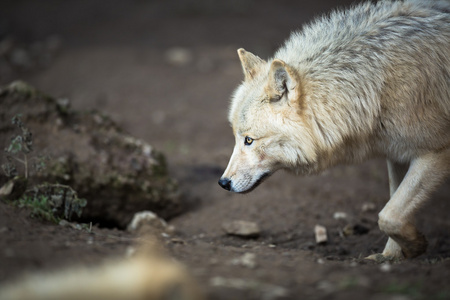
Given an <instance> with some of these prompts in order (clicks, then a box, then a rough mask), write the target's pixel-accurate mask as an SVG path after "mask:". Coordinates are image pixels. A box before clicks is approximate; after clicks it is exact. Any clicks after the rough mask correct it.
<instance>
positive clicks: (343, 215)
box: [333, 211, 347, 220]
mask: <svg viewBox="0 0 450 300" xmlns="http://www.w3.org/2000/svg"><path fill="white" fill-rule="evenodd" d="M333 218H334V219H335V220H345V219H347V213H345V212H342V211H337V212H335V213H334V214H333Z"/></svg>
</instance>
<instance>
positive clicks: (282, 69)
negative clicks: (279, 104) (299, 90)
mask: <svg viewBox="0 0 450 300" xmlns="http://www.w3.org/2000/svg"><path fill="white" fill-rule="evenodd" d="M298 84H299V80H298V75H297V73H296V72H295V71H294V70H293V69H292V67H290V66H289V65H287V64H286V63H285V62H284V61H282V60H280V59H275V60H274V61H273V62H272V65H271V66H270V71H269V80H268V84H267V87H266V92H267V94H268V95H269V97H270V98H271V99H272V100H273V99H280V98H281V97H282V96H283V95H284V94H289V93H291V94H294V95H288V97H289V98H290V99H291V100H292V98H296V97H297V95H296V89H295V88H296V87H297V85H298ZM292 96H294V97H292Z"/></svg>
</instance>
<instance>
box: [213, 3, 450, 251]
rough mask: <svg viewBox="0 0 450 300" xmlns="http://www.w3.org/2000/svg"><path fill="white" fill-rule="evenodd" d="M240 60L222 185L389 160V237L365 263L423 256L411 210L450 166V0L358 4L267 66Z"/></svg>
mask: <svg viewBox="0 0 450 300" xmlns="http://www.w3.org/2000/svg"><path fill="white" fill-rule="evenodd" d="M238 56H239V58H240V61H241V64H242V68H243V71H244V77H245V80H244V81H243V82H242V84H240V85H239V87H238V88H237V89H236V90H235V92H234V94H233V96H232V100H231V105H230V109H229V114H228V119H229V122H230V124H231V127H232V129H233V133H234V136H235V142H236V144H235V147H234V150H233V153H232V155H231V158H230V161H229V163H228V166H227V168H226V170H225V172H224V174H223V175H222V177H221V178H220V180H219V184H220V186H222V187H223V188H224V189H226V190H228V191H232V192H237V193H246V192H250V191H252V190H253V189H254V188H255V187H257V186H258V185H259V184H260V183H261V182H262V181H263V180H264V179H265V178H267V177H268V176H270V175H271V174H273V173H274V172H276V171H277V170H280V169H287V170H291V171H293V172H294V173H297V174H304V175H308V174H315V173H318V172H320V171H322V170H324V169H326V168H329V167H332V166H335V165H338V164H348V163H359V162H362V161H364V160H366V159H370V158H374V157H380V156H381V157H385V158H386V159H387V169H388V175H389V188H390V199H389V201H388V202H387V204H386V205H385V207H384V208H383V209H382V210H381V211H380V212H379V215H378V225H379V228H380V229H381V231H383V232H384V233H386V234H387V235H388V241H387V244H386V246H385V248H384V250H383V252H382V253H380V254H377V255H375V254H374V255H372V256H369V258H375V257H378V258H380V257H381V258H384V259H404V258H413V257H416V256H419V255H421V254H423V253H424V252H425V251H426V247H427V241H426V239H425V237H424V235H423V234H422V233H421V232H420V231H419V230H418V229H417V228H416V226H415V223H414V219H415V215H416V214H417V212H418V210H419V209H420V206H421V205H422V204H423V203H425V202H426V201H427V200H428V198H429V196H430V193H431V192H432V191H433V190H435V189H436V187H438V185H439V184H441V183H442V182H443V181H444V180H445V178H446V177H447V176H448V175H449V173H450V2H449V1H412V0H405V1H381V2H378V3H362V4H358V5H355V6H353V7H352V8H350V9H348V10H338V11H334V12H332V13H330V14H329V15H326V16H324V17H321V18H319V19H317V20H315V21H313V22H312V23H311V24H309V25H307V26H305V27H303V29H302V30H301V31H297V32H293V33H292V34H291V36H290V37H289V39H287V41H286V42H285V43H284V45H283V46H282V47H281V48H280V49H279V50H278V51H277V52H276V53H275V55H274V57H273V58H270V59H268V60H267V61H266V60H263V59H261V58H260V57H258V56H256V55H254V54H252V53H250V52H247V51H245V50H244V49H242V48H241V49H239V50H238Z"/></svg>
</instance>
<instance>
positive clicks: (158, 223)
mask: <svg viewBox="0 0 450 300" xmlns="http://www.w3.org/2000/svg"><path fill="white" fill-rule="evenodd" d="M142 226H150V227H152V228H156V229H161V230H164V229H166V227H167V223H166V221H164V220H163V219H161V218H159V217H158V216H157V215H156V214H155V213H153V212H151V211H148V210H146V211H141V212H138V213H135V214H134V216H133V219H132V220H131V222H130V224H128V227H127V230H128V231H130V232H134V231H137V230H138V229H139V228H141V227H142Z"/></svg>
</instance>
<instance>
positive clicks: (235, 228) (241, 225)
mask: <svg viewBox="0 0 450 300" xmlns="http://www.w3.org/2000/svg"><path fill="white" fill-rule="evenodd" d="M222 228H223V230H225V232H226V233H227V234H230V235H237V236H240V237H247V238H251V237H257V236H259V235H260V234H261V230H260V229H259V226H258V224H257V223H254V222H249V221H242V220H235V221H231V222H224V223H223V224H222Z"/></svg>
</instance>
